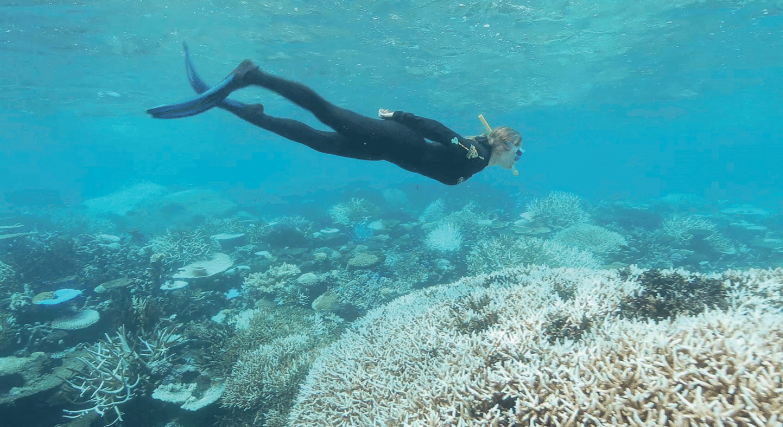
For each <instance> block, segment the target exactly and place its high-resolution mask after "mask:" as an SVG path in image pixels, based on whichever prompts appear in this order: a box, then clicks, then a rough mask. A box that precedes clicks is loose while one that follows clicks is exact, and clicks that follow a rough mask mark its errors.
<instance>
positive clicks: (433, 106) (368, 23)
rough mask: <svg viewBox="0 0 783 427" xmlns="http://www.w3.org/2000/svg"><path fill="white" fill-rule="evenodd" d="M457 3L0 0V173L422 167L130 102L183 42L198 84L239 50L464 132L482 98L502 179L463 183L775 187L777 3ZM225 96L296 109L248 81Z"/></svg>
mask: <svg viewBox="0 0 783 427" xmlns="http://www.w3.org/2000/svg"><path fill="white" fill-rule="evenodd" d="M465 3H466V5H460V4H459V2H442V1H426V2H407V1H363V2H352V1H343V2H335V1H327V2H320V3H318V4H313V3H311V2H296V1H293V2H244V3H243V2H228V1H226V2H201V1H198V2H186V1H155V2H152V1H101V2H95V1H80V2H65V1H62V2H56V1H55V2H36V1H17V2H4V5H3V6H2V8H0V51H2V58H3V64H4V65H3V67H2V69H0V88H1V89H2V91H0V92H1V93H0V121H2V123H3V130H2V134H1V135H2V136H1V138H2V139H1V140H0V147H1V149H2V158H1V159H0V190H2V191H7V190H13V189H22V188H53V189H57V190H60V191H62V192H63V193H64V194H68V195H69V198H70V199H72V200H80V199H82V198H85V197H92V196H96V195H102V194H106V193H108V192H110V191H113V190H115V189H117V188H122V187H123V186H127V185H130V184H132V183H134V182H136V181H138V180H152V181H155V182H159V183H162V184H165V185H177V186H192V185H196V186H211V185H218V186H226V185H227V186H242V187H244V188H264V189H268V190H270V191H273V192H283V193H285V192H290V191H293V192H298V191H301V189H302V188H313V187H316V188H317V187H322V186H327V187H331V188H335V187H340V186H342V185H345V184H346V183H349V182H351V181H354V180H361V181H362V182H366V183H368V184H370V185H372V186H381V187H382V186H385V185H387V184H392V183H398V182H413V183H420V184H422V185H430V184H432V182H430V181H428V180H426V179H424V178H419V177H416V176H411V175H410V174H408V173H406V172H404V171H401V170H399V169H397V168H396V167H394V166H393V165H388V164H384V165H378V164H365V163H362V162H357V161H353V160H346V159H339V158H332V157H326V156H323V155H321V154H318V153H314V152H311V151H309V150H308V149H306V148H304V147H300V146H297V145H296V144H293V143H290V142H288V141H285V140H282V139H281V138H279V137H277V136H274V135H270V134H269V133H267V132H264V131H262V130H260V129H256V128H253V127H251V126H249V125H247V124H244V123H241V122H240V121H238V120H237V119H235V118H234V117H232V116H230V115H229V114H227V113H224V112H217V111H213V112H209V113H207V114H204V115H201V116H199V117H196V118H191V119H187V120H179V121H154V120H151V119H149V118H148V117H147V116H146V115H145V114H144V110H145V109H146V108H149V107H151V106H155V105H159V104H161V103H165V102H172V101H178V100H182V99H186V98H188V97H190V96H191V93H190V89H189V87H188V85H187V81H186V79H185V75H184V72H183V66H182V58H181V43H182V41H188V42H189V43H190V45H191V47H192V50H193V54H194V62H195V63H196V66H197V67H198V69H199V70H200V71H201V72H202V74H203V75H204V78H205V79H207V80H208V81H209V82H216V81H218V80H219V79H221V78H222V77H223V76H224V75H225V74H226V73H227V72H228V71H230V70H231V69H232V68H233V67H234V66H235V65H236V64H237V63H238V62H239V61H240V60H242V59H243V58H246V57H249V58H252V59H254V60H256V61H257V62H258V63H259V64H260V65H261V66H262V67H264V68H265V69H266V70H268V71H270V72H274V73H278V74H280V75H282V76H285V77H289V78H292V79H296V80H299V81H302V82H305V83H307V84H309V85H311V86H312V87H313V88H315V89H316V90H318V91H319V92H320V93H321V94H323V95H324V96H325V97H326V98H328V99H330V100H332V101H333V102H334V103H336V104H338V105H340V106H343V107H346V108H351V109H354V110H356V111H358V112H360V113H364V114H368V115H374V114H375V111H377V109H378V108H390V109H405V110H407V111H411V112H415V113H417V114H420V115H425V116H430V117H433V118H436V119H438V120H441V121H443V122H444V123H446V124H447V125H449V126H451V127H453V128H454V129H455V130H457V131H459V132H461V133H464V134H475V133H478V132H480V131H481V127H480V123H479V122H478V120H477V119H476V115H477V114H478V113H483V114H484V115H485V116H486V117H487V119H488V120H489V122H490V124H492V125H493V126H497V125H501V124H505V125H509V126H512V127H515V128H517V129H520V130H521V131H522V133H523V136H524V138H525V147H526V150H527V153H526V155H525V158H524V160H523V164H522V166H521V168H520V169H521V175H520V177H519V178H514V177H512V176H510V175H509V174H507V173H502V172H500V171H494V170H493V171H487V172H485V173H482V174H480V176H476V177H474V178H473V179H472V180H471V181H469V184H470V185H468V187H470V186H479V185H482V186H493V187H496V188H507V189H508V190H509V191H510V192H511V197H514V193H515V192H516V191H518V190H522V191H524V190H533V191H537V192H538V191H548V190H552V189H557V190H565V191H573V192H576V193H578V194H581V195H584V196H587V197H592V196H600V197H606V196H609V195H616V194H632V195H634V196H642V197H644V196H656V195H660V194H666V193H669V192H691V193H696V194H698V195H704V196H707V197H708V198H720V199H724V198H740V199H744V200H752V201H755V200H759V199H770V200H772V199H775V198H776V197H777V195H779V194H780V182H781V179H780V176H779V172H778V167H777V166H778V165H779V164H780V163H779V160H777V159H778V158H780V157H781V153H780V150H781V148H780V146H779V141H780V139H781V136H782V135H783V124H782V123H783V121H781V117H783V114H781V112H783V106H782V105H781V103H780V102H779V100H780V99H781V98H783V97H781V85H780V81H781V72H782V71H781V70H782V68H781V67H782V66H783V49H781V45H782V44H783V25H782V21H783V17H782V16H781V14H780V12H781V10H782V9H781V5H780V4H778V3H777V2H773V1H756V2H745V1H742V2H739V1H736V2H731V1H707V2H702V1H693V2H688V1H686V2H679V3H677V4H674V3H672V2H667V1H659V2H645V3H643V4H626V2H620V1H617V2H606V1H605V2H559V1H552V2H543V1H541V2H507V1H481V2H465ZM237 96H238V97H239V98H240V99H243V100H248V101H253V102H263V103H265V105H266V107H267V111H270V112H274V113H275V114H277V115H280V116H285V115H288V116H290V117H294V118H299V119H302V120H305V121H307V122H308V123H316V122H315V121H314V120H313V119H312V118H311V117H310V116H308V115H307V114H305V113H303V112H301V111H299V110H298V109H297V108H296V107H294V106H292V105H290V104H289V103H287V102H285V101H283V100H280V99H277V98H275V97H274V96H272V95H270V94H269V93H266V92H264V91H261V90H247V91H245V93H242V94H239V95H237ZM433 191H440V189H439V187H438V186H437V185H433Z"/></svg>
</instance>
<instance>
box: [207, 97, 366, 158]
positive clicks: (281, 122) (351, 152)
mask: <svg viewBox="0 0 783 427" xmlns="http://www.w3.org/2000/svg"><path fill="white" fill-rule="evenodd" d="M219 107H220V108H222V109H224V110H227V111H230V112H231V113H233V114H234V115H236V116H237V117H239V118H241V119H242V120H245V121H246V122H248V123H251V124H253V125H255V126H258V127H260V128H262V129H266V130H268V131H270V132H273V133H276V134H278V135H280V136H282V137H283V138H286V139H290V140H291V141H294V142H298V143H300V144H303V145H306V146H308V147H310V148H312V149H313V150H315V151H318V152H321V153H325V154H333V155H336V156H341V157H349V158H352V159H359V160H380V158H379V157H378V156H376V155H373V153H372V152H371V151H370V150H368V149H367V146H362V145H358V144H356V143H355V142H354V141H351V140H349V139H348V138H346V137H345V136H343V135H340V134H339V133H337V132H324V131H320V130H318V129H313V128H312V127H310V126H308V125H306V124H304V123H302V122H299V121H296V120H292V119H282V118H278V117H272V116H269V115H267V114H264V107H263V106H261V105H247V104H242V103H239V102H232V103H223V104H221V105H219Z"/></svg>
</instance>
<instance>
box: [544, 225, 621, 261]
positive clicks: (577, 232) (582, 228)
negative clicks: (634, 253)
mask: <svg viewBox="0 0 783 427" xmlns="http://www.w3.org/2000/svg"><path fill="white" fill-rule="evenodd" d="M553 239H554V240H555V241H557V242H559V243H562V244H564V245H568V246H574V247H577V248H579V249H582V250H585V251H590V252H594V253H601V254H606V253H611V252H617V251H619V250H620V249H621V248H622V247H624V246H628V242H627V241H626V240H625V237H623V236H622V235H620V234H619V233H616V232H614V231H610V230H607V229H605V228H603V227H599V226H597V225H592V224H575V225H572V226H570V227H568V228H566V229H563V230H561V231H559V232H557V233H556V234H555V236H554V238H553Z"/></svg>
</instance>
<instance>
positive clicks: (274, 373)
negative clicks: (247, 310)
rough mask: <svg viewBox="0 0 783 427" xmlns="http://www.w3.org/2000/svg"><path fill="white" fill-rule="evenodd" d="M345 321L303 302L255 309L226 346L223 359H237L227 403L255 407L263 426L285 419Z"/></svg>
mask: <svg viewBox="0 0 783 427" xmlns="http://www.w3.org/2000/svg"><path fill="white" fill-rule="evenodd" d="M344 326H345V322H344V321H342V320H341V319H340V318H338V317H336V316H333V315H330V314H324V315H312V311H310V310H304V309H302V308H298V307H282V308H274V309H273V308H271V307H265V308H259V309H255V310H252V312H251V317H250V319H249V321H248V325H247V327H246V328H244V329H242V330H238V331H237V334H236V335H235V336H233V337H232V338H230V339H227V340H226V341H225V343H224V345H223V346H222V348H223V352H222V353H223V354H222V356H223V357H224V362H223V363H225V362H231V364H232V370H231V373H230V374H229V375H228V377H227V380H226V390H225V392H224V394H223V396H222V405H223V406H224V407H229V408H234V409H237V410H242V411H248V412H253V413H255V414H256V415H255V418H256V419H262V420H264V423H265V424H264V425H270V423H272V422H274V421H273V420H279V419H284V418H285V417H286V416H287V413H288V410H289V409H290V407H291V405H292V404H293V399H294V396H295V393H296V390H297V388H298V387H299V384H300V383H301V382H302V381H303V380H304V377H305V375H306V373H307V371H308V370H309V368H310V365H311V363H312V361H313V360H314V359H315V357H316V355H317V354H318V351H320V349H321V348H323V347H324V346H326V345H327V344H329V343H331V342H332V341H334V339H336V338H337V337H338V336H339V334H340V333H341V332H342V330H343V328H344ZM234 425H247V424H241V423H240V424H234ZM254 425H256V424H254ZM257 425H261V424H257ZM274 425H280V426H282V424H279V423H278V424H274Z"/></svg>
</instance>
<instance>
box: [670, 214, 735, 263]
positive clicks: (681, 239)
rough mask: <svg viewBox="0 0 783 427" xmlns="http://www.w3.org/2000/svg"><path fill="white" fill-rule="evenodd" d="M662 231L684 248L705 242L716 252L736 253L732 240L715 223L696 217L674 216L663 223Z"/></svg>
mask: <svg viewBox="0 0 783 427" xmlns="http://www.w3.org/2000/svg"><path fill="white" fill-rule="evenodd" d="M661 230H662V231H663V233H664V234H666V235H667V236H669V237H670V238H671V239H673V240H674V242H675V243H676V244H677V245H679V246H682V247H688V246H691V247H692V246H694V245H697V244H698V243H699V242H701V241H703V242H704V243H706V245H707V246H708V247H709V248H710V249H712V250H714V251H716V252H720V253H724V254H734V253H736V249H734V245H733V243H732V242H731V240H729V239H728V238H727V237H726V236H724V235H723V234H722V233H721V232H720V231H719V230H718V226H717V225H716V224H715V223H714V222H712V221H710V220H708V219H705V218H701V217H699V216H696V215H672V216H670V217H669V218H666V220H664V221H663V224H662V225H661ZM694 237H695V238H696V239H694Z"/></svg>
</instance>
